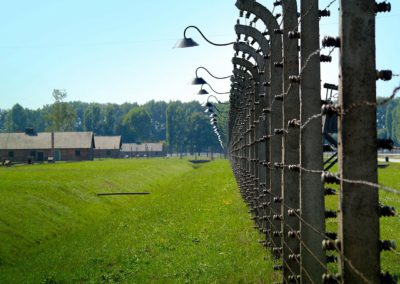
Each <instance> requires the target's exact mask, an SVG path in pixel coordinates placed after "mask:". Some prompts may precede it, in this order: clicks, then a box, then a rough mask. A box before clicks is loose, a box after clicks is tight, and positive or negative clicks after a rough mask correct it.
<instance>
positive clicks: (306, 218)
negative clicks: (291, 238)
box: [299, 0, 326, 284]
mask: <svg viewBox="0 0 400 284" xmlns="http://www.w3.org/2000/svg"><path fill="white" fill-rule="evenodd" d="M301 15H302V19H301V25H300V27H301V31H302V32H301V37H300V38H301V40H300V45H301V50H300V55H301V70H302V72H301V74H300V78H299V79H300V82H301V83H300V122H301V125H303V124H304V123H305V122H306V121H307V120H308V119H309V118H311V117H312V116H315V115H318V114H320V113H321V90H320V89H321V82H320V77H321V76H320V57H319V51H318V50H319V10H318V0H301ZM303 31H304V32H303ZM300 166H301V168H300V216H301V218H302V222H300V239H301V240H302V242H301V245H300V265H301V283H304V284H305V283H320V282H321V281H322V275H323V274H324V273H325V272H326V271H325V268H324V266H325V264H326V255H325V252H324V251H323V249H322V245H321V244H322V241H323V240H324V237H323V236H322V235H321V234H320V233H318V232H321V233H324V232H325V206H324V190H323V184H322V181H321V175H320V174H319V173H318V172H309V171H307V170H314V171H322V169H323V153H322V119H321V118H320V117H318V116H317V117H316V118H313V119H312V120H310V121H309V122H308V124H307V126H306V127H304V129H301V131H300ZM303 169H306V170H303ZM306 223H307V224H306ZM315 230H317V231H318V232H316V231H315ZM321 264H322V265H321Z"/></svg>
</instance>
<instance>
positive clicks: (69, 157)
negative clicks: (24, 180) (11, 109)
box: [0, 128, 95, 163]
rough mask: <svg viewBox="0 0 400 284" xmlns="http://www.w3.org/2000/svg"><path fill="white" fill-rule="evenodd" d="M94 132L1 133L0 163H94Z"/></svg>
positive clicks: (30, 131) (27, 131) (32, 130)
mask: <svg viewBox="0 0 400 284" xmlns="http://www.w3.org/2000/svg"><path fill="white" fill-rule="evenodd" d="M93 137H94V136H93V132H38V133H37V132H35V131H34V129H32V128H27V129H26V130H25V132H24V133H0V161H1V162H3V161H5V160H10V161H12V162H24V163H31V162H42V161H47V160H48V158H49V157H52V158H53V159H54V160H56V161H83V160H93V149H94V146H95V144H94V138H93Z"/></svg>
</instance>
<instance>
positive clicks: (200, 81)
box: [191, 77, 207, 85]
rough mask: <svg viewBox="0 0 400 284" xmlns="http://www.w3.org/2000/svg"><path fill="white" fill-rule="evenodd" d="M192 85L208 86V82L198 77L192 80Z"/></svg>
mask: <svg viewBox="0 0 400 284" xmlns="http://www.w3.org/2000/svg"><path fill="white" fill-rule="evenodd" d="M191 84H192V85H204V84H207V82H206V80H204V79H203V78H202V77H196V78H194V79H193V80H192V82H191Z"/></svg>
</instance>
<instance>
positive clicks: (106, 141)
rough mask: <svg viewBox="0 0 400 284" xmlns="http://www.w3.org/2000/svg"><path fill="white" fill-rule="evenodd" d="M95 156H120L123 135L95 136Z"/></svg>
mask: <svg viewBox="0 0 400 284" xmlns="http://www.w3.org/2000/svg"><path fill="white" fill-rule="evenodd" d="M94 144H95V145H96V148H95V149H94V157H95V158H119V157H120V152H121V146H122V142H121V136H94Z"/></svg>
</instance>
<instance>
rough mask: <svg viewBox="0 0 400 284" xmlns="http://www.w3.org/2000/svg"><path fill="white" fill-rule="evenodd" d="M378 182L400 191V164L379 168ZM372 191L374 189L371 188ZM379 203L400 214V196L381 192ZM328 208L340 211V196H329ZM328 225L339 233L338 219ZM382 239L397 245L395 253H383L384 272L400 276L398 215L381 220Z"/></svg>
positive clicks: (332, 266)
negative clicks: (394, 209)
mask: <svg viewBox="0 0 400 284" xmlns="http://www.w3.org/2000/svg"><path fill="white" fill-rule="evenodd" d="M333 170H334V171H335V170H337V168H336V167H335V168H334V169H333ZM378 180H379V184H382V185H385V186H388V187H391V188H395V189H397V190H400V163H390V164H389V166H388V167H386V168H378ZM333 187H335V186H333ZM335 188H337V187H335ZM371 190H374V189H372V188H371ZM379 201H380V203H381V204H383V205H388V206H392V207H394V208H396V209H397V212H400V196H399V195H397V194H394V193H389V192H386V191H384V190H379ZM326 207H327V209H330V210H338V208H339V201H338V196H337V195H336V196H328V197H327V198H326ZM371 210H375V208H371ZM326 225H327V230H328V231H331V232H336V231H337V228H338V226H337V219H327V223H326ZM366 225H367V224H366ZM380 239H381V240H394V241H395V242H396V244H397V249H396V250H395V251H383V252H382V253H381V264H382V265H381V268H382V270H383V271H389V272H391V273H392V274H398V275H400V219H399V214H398V213H397V216H396V217H382V218H380ZM365 249H368V248H365ZM330 267H331V268H332V270H336V269H337V265H336V264H334V265H330Z"/></svg>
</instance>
